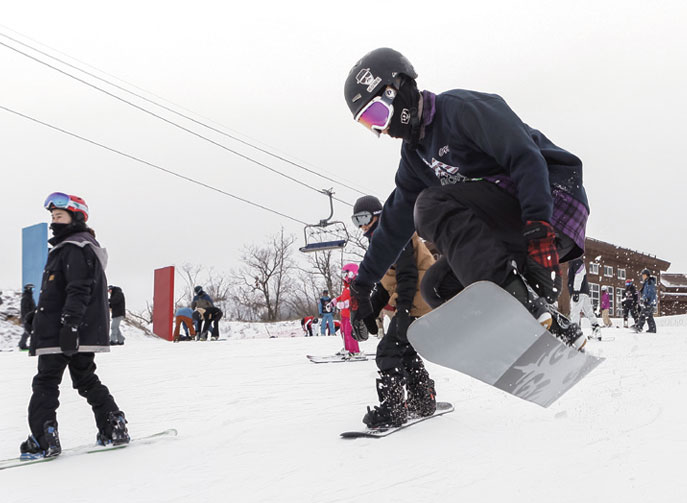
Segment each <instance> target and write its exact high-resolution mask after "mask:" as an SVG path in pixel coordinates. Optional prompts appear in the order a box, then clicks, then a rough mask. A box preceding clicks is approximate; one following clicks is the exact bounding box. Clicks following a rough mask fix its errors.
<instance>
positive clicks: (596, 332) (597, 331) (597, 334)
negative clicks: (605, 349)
mask: <svg viewBox="0 0 687 503" xmlns="http://www.w3.org/2000/svg"><path fill="white" fill-rule="evenodd" d="M592 339H596V340H597V341H600V340H601V327H600V326H599V324H598V323H596V324H594V325H592Z"/></svg>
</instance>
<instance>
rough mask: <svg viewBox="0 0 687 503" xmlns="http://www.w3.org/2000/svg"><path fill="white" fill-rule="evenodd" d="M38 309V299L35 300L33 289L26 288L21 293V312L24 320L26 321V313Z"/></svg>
mask: <svg viewBox="0 0 687 503" xmlns="http://www.w3.org/2000/svg"><path fill="white" fill-rule="evenodd" d="M35 310H36V301H35V300H33V291H28V290H24V292H23V293H22V294H21V306H20V314H21V320H22V322H25V321H26V315H27V314H29V313H31V312H33V311H35Z"/></svg>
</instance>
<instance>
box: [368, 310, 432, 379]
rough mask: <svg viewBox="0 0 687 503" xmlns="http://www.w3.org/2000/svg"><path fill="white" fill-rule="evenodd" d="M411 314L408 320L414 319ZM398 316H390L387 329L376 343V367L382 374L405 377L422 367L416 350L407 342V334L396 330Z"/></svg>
mask: <svg viewBox="0 0 687 503" xmlns="http://www.w3.org/2000/svg"><path fill="white" fill-rule="evenodd" d="M415 320H416V318H415V317H414V316H412V317H411V318H410V321H411V322H413V321H415ZM397 321H398V318H397V317H396V316H394V317H393V318H391V323H390V324H389V330H387V332H386V334H384V337H382V340H381V341H379V344H377V357H376V358H375V360H376V362H377V368H378V369H379V370H380V372H382V373H383V374H387V375H392V376H399V377H407V376H408V375H409V373H410V372H411V371H412V370H415V369H419V368H422V367H424V365H423V363H422V360H421V359H420V357H419V356H418V354H417V352H416V351H415V349H414V348H413V346H411V344H410V342H408V335H407V334H402V333H400V332H399V330H398V324H397Z"/></svg>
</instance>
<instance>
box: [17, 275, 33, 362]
mask: <svg viewBox="0 0 687 503" xmlns="http://www.w3.org/2000/svg"><path fill="white" fill-rule="evenodd" d="M35 310H36V301H35V300H33V285H32V284H31V283H27V284H26V285H24V291H23V292H22V294H21V305H20V310H19V313H20V316H21V322H22V325H23V326H24V333H23V334H22V336H21V339H20V340H19V349H21V350H22V351H24V350H27V349H29V347H28V345H27V344H26V341H27V340H28V339H29V336H30V335H31V334H30V333H29V332H30V329H29V330H27V321H28V319H29V317H30V316H32V314H33V312H34V311H35Z"/></svg>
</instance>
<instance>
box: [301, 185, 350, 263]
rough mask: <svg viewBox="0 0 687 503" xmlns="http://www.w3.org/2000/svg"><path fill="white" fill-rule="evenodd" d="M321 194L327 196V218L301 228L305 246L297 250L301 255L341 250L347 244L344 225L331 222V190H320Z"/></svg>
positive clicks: (332, 210) (332, 212)
mask: <svg viewBox="0 0 687 503" xmlns="http://www.w3.org/2000/svg"><path fill="white" fill-rule="evenodd" d="M322 193H323V194H326V195H327V196H329V210H330V212H329V216H328V217H327V218H325V219H323V220H320V221H319V222H318V223H316V224H310V225H306V226H305V227H304V228H303V235H304V237H305V246H301V247H300V248H299V250H300V251H301V252H303V253H314V252H318V251H326V250H342V251H343V249H344V247H345V246H346V244H347V243H348V231H347V230H346V225H345V224H344V223H343V222H340V221H331V222H330V220H331V218H332V217H333V216H334V203H333V200H332V196H333V195H334V193H333V192H332V191H331V190H322Z"/></svg>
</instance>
